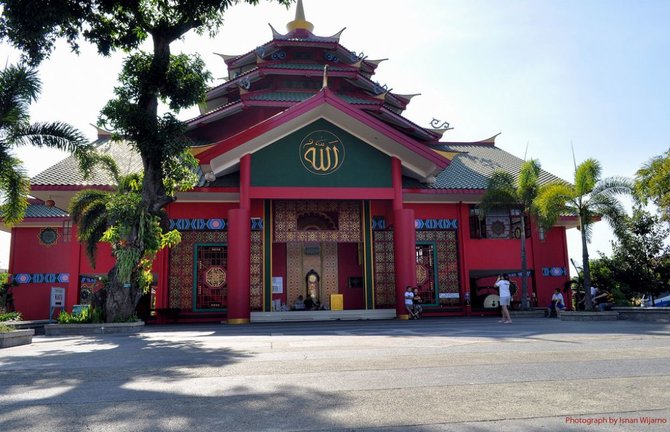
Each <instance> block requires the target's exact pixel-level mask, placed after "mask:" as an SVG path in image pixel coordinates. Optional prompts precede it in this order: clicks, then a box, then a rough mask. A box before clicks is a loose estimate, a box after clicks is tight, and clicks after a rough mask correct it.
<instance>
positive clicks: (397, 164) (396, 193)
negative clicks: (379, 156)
mask: <svg viewBox="0 0 670 432" xmlns="http://www.w3.org/2000/svg"><path fill="white" fill-rule="evenodd" d="M391 182H392V184H393V210H394V211H395V210H400V209H402V161H401V160H400V159H398V158H397V157H393V158H391Z"/></svg>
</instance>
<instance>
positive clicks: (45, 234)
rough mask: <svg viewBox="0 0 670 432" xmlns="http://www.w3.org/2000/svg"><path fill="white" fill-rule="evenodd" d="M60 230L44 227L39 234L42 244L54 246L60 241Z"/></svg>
mask: <svg viewBox="0 0 670 432" xmlns="http://www.w3.org/2000/svg"><path fill="white" fill-rule="evenodd" d="M58 237H59V235H58V231H57V230H55V229H54V228H42V229H41V230H40V232H39V234H38V238H39V240H40V244H42V245H44V246H52V245H54V244H56V241H58Z"/></svg>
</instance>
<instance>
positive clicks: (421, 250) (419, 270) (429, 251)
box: [416, 242, 438, 305]
mask: <svg viewBox="0 0 670 432" xmlns="http://www.w3.org/2000/svg"><path fill="white" fill-rule="evenodd" d="M435 270H436V268H435V244H434V243H432V242H431V243H423V242H421V243H417V245H416V285H417V287H418V288H419V295H420V296H421V299H422V300H423V303H424V304H426V305H437V303H438V301H437V287H436V284H435Z"/></svg>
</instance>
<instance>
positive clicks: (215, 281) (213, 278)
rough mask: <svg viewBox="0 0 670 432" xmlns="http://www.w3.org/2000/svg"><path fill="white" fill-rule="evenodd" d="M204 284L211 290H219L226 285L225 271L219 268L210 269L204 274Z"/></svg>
mask: <svg viewBox="0 0 670 432" xmlns="http://www.w3.org/2000/svg"><path fill="white" fill-rule="evenodd" d="M205 283H206V284H207V285H209V286H210V287H212V288H220V287H222V286H223V285H225V284H226V269H224V268H223V267H220V266H215V267H210V268H208V269H207V271H206V272H205Z"/></svg>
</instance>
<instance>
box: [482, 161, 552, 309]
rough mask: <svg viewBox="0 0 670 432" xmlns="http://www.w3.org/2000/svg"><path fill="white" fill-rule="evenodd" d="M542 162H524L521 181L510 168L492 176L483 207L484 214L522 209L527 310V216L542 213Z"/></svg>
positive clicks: (523, 285)
mask: <svg viewBox="0 0 670 432" xmlns="http://www.w3.org/2000/svg"><path fill="white" fill-rule="evenodd" d="M539 176H540V163H539V162H538V161H537V160H534V159H531V160H528V161H525V162H523V163H522V164H521V167H520V170H519V176H518V180H517V179H515V178H514V176H513V175H512V174H510V173H509V172H506V171H495V172H494V173H493V174H492V175H491V178H490V179H489V182H488V186H487V189H486V193H485V194H484V196H483V198H482V201H481V203H480V205H479V207H480V208H481V209H482V213H483V214H482V216H484V215H485V214H486V213H487V212H489V211H490V210H491V209H493V208H503V209H506V210H514V209H516V210H518V211H519V213H520V217H521V235H520V242H521V274H522V276H521V308H522V309H524V310H527V309H528V308H529V303H528V279H527V277H528V276H527V273H528V272H527V268H528V265H527V262H526V227H525V225H526V223H525V222H526V217H527V215H528V217H530V216H531V215H538V212H537V207H536V206H535V198H536V197H537V194H538V191H539V188H540V185H539V182H538V179H539Z"/></svg>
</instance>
